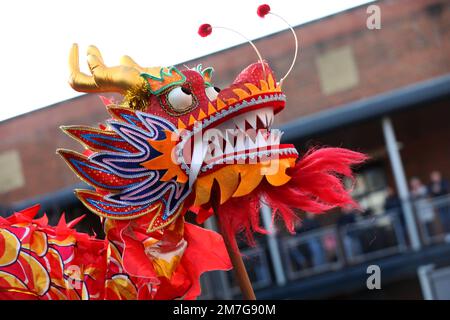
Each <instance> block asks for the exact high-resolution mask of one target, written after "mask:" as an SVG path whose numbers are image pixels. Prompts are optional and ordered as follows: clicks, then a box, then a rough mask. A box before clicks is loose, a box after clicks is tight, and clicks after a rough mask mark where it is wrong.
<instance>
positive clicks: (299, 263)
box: [280, 227, 344, 280]
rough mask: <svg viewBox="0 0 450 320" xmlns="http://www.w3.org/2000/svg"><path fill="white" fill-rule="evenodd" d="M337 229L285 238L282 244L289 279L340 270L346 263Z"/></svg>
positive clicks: (318, 230)
mask: <svg viewBox="0 0 450 320" xmlns="http://www.w3.org/2000/svg"><path fill="white" fill-rule="evenodd" d="M338 237H339V235H338V232H337V229H336V228H335V227H325V228H321V229H317V230H313V231H309V232H304V233H301V234H299V235H298V236H294V237H292V236H290V237H284V238H283V239H282V241H281V243H280V246H281V248H282V251H281V252H282V256H283V258H284V263H285V271H286V276H287V278H288V279H291V280H293V279H298V278H301V277H305V276H309V275H312V274H317V273H321V272H326V271H331V270H336V269H339V268H340V267H341V266H342V265H343V263H344V257H343V252H342V247H341V245H340V243H339V239H338Z"/></svg>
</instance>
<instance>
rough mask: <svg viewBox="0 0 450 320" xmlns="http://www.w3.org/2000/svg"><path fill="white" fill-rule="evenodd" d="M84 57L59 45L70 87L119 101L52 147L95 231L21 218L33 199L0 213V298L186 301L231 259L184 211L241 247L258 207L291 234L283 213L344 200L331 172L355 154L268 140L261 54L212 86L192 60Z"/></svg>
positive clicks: (273, 89)
mask: <svg viewBox="0 0 450 320" xmlns="http://www.w3.org/2000/svg"><path fill="white" fill-rule="evenodd" d="M258 13H260V12H259V11H258ZM263 13H264V12H263ZM265 14H267V12H265V13H264V15H265ZM211 30H212V27H211V26H210V25H203V26H202V27H201V28H200V34H201V35H203V36H205V35H208V34H209V33H211ZM87 54H88V55H87V62H88V65H89V69H90V73H91V75H87V74H85V73H82V72H80V70H79V57H78V47H77V45H76V44H74V45H73V47H72V49H71V52H70V58H69V65H70V71H71V74H70V84H71V86H72V87H73V88H74V89H75V90H77V91H81V92H87V93H101V92H115V93H119V94H121V95H122V96H123V100H122V101H121V102H120V103H117V104H116V103H113V102H112V101H110V100H108V99H106V98H103V101H104V103H105V105H106V110H107V112H108V113H109V115H110V119H108V120H106V122H105V124H102V125H100V127H99V128H93V127H88V126H65V127H62V130H63V131H64V132H66V133H67V134H68V135H69V136H71V137H72V138H74V139H76V140H77V141H79V142H80V143H81V144H82V145H83V146H84V147H85V151H84V152H82V153H78V152H75V151H70V150H64V149H60V150H58V153H59V154H60V155H61V156H62V158H63V159H64V160H65V161H66V163H67V164H68V166H69V167H70V168H71V169H72V170H73V171H74V172H75V173H76V175H77V176H78V177H79V178H80V179H82V180H83V181H84V182H86V183H87V184H88V185H90V186H92V187H93V188H92V189H86V190H84V189H83V190H76V191H75V193H76V196H77V197H78V198H79V199H80V200H81V202H82V203H83V204H84V205H85V206H86V207H87V208H88V209H89V210H90V211H92V212H93V213H95V214H96V215H98V216H99V217H100V219H101V221H102V224H103V228H104V231H105V234H106V238H105V239H104V240H103V239H96V238H94V237H92V236H89V235H87V234H83V233H79V232H77V231H76V230H75V229H74V228H73V227H74V225H75V224H76V223H77V222H78V221H79V220H80V219H76V220H73V221H71V222H66V221H65V219H64V215H63V216H62V218H61V220H60V222H59V223H58V225H56V226H50V225H48V223H47V218H46V216H45V215H44V216H43V217H42V218H39V219H35V218H34V217H35V215H36V214H37V213H38V210H39V206H35V207H32V208H29V209H26V210H23V211H21V212H17V213H15V214H13V215H12V216H10V217H8V218H0V299H194V298H196V297H197V296H198V295H199V294H200V284H199V278H200V275H201V274H202V273H203V272H205V271H210V270H229V269H231V263H230V258H229V254H228V253H227V250H226V248H225V245H224V241H223V238H222V236H221V235H220V234H219V233H216V232H213V231H210V230H206V229H203V228H201V227H199V226H196V225H193V224H190V223H187V222H185V214H186V212H188V211H192V212H194V213H196V214H197V222H198V223H203V222H204V221H205V220H206V219H208V218H209V217H210V216H211V215H214V214H215V215H216V216H217V218H218V222H219V225H220V230H221V232H222V234H223V235H224V236H226V237H228V238H229V239H235V235H236V234H238V233H243V234H244V235H245V236H246V238H247V239H248V240H249V241H250V242H251V241H252V234H253V232H255V231H256V232H262V233H264V232H266V230H264V228H262V227H261V226H260V221H259V210H260V206H261V203H265V204H267V205H268V206H269V207H270V208H271V209H272V212H273V218H274V219H275V218H276V217H277V216H279V217H281V218H282V220H284V222H285V224H286V227H287V229H288V230H289V231H291V232H294V231H293V230H294V222H295V219H297V216H296V213H295V210H297V209H298V210H303V211H308V212H314V213H320V212H324V211H326V210H329V209H331V208H334V207H337V206H346V205H349V204H350V205H351V204H353V205H355V203H354V201H353V200H352V198H351V196H350V195H349V192H348V190H346V189H345V188H344V184H343V181H342V178H343V177H350V178H351V177H352V171H351V169H350V167H351V166H352V165H354V164H359V163H361V162H363V161H364V160H365V156H364V155H363V154H360V153H357V152H353V151H350V150H346V149H341V148H320V149H314V150H311V151H309V152H307V153H306V154H304V155H302V156H301V157H299V154H298V152H297V150H296V149H295V147H294V146H293V145H291V144H280V137H281V133H280V131H279V130H276V129H272V128H271V126H272V123H273V120H274V116H275V115H276V114H277V113H279V112H281V111H282V110H283V108H284V107H285V103H286V97H285V95H284V93H283V90H282V81H278V82H277V80H276V78H275V75H274V72H273V71H272V69H271V68H270V66H269V65H268V64H267V63H266V62H265V61H263V60H262V59H260V60H259V61H258V62H256V63H253V64H251V65H249V66H248V67H247V68H245V69H244V70H243V71H242V72H241V73H240V74H239V75H238V76H237V77H236V79H235V80H234V81H233V82H232V83H231V84H230V85H229V86H228V87H227V88H222V89H221V90H220V89H219V88H217V87H215V86H214V84H213V77H212V75H213V69H212V68H203V67H202V66H201V65H199V66H197V67H195V68H177V67H175V66H171V67H152V68H144V67H141V66H139V65H138V64H137V63H136V62H134V61H133V60H132V59H131V58H130V57H128V56H124V57H123V58H122V59H121V63H120V65H119V66H116V67H107V66H106V65H105V63H104V61H103V59H102V56H101V54H100V52H99V50H98V49H97V48H96V47H94V46H91V47H89V48H88V50H87ZM233 246H234V248H237V246H236V242H234V244H233Z"/></svg>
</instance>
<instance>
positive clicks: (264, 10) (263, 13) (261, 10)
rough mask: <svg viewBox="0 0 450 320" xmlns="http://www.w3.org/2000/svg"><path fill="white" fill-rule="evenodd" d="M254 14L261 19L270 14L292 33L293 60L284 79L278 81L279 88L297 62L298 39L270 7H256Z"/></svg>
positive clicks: (263, 5)
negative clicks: (293, 42)
mask: <svg viewBox="0 0 450 320" xmlns="http://www.w3.org/2000/svg"><path fill="white" fill-rule="evenodd" d="M256 14H257V15H258V16H260V17H261V18H264V17H265V16H266V15H268V14H271V15H273V16H275V17H277V18H278V19H280V20H282V21H283V22H284V23H285V24H287V26H288V27H289V29H290V30H291V32H292V35H293V36H294V41H295V52H294V58H293V59H292V63H291V66H290V67H289V69H288V71H287V72H286V74H285V75H284V77H282V78H281V79H280V86H281V85H282V84H283V81H284V79H286V78H287V76H288V75H289V73H291V71H292V69H293V68H294V65H295V61H296V60H297V54H298V39H297V34H296V33H295V30H294V28H293V27H292V26H291V25H290V23H289V22H288V21H287V20H286V19H284V18H283V17H282V16H280V15H278V14H276V13H274V12H272V11H271V9H270V6H269V5H268V4H262V5H260V6H259V7H258V9H257V11H256Z"/></svg>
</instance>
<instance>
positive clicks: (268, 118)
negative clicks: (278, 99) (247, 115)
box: [267, 110, 273, 128]
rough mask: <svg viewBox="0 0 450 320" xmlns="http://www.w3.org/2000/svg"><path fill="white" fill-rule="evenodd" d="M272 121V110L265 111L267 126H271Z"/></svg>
mask: <svg viewBox="0 0 450 320" xmlns="http://www.w3.org/2000/svg"><path fill="white" fill-rule="evenodd" d="M272 123H273V110H270V111H269V112H268V113H267V127H268V128H270V127H271V126H272Z"/></svg>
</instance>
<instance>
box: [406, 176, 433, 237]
mask: <svg viewBox="0 0 450 320" xmlns="http://www.w3.org/2000/svg"><path fill="white" fill-rule="evenodd" d="M409 186H410V188H411V200H412V201H413V204H414V208H415V211H416V216H417V219H418V220H419V222H420V224H421V226H422V227H423V230H424V231H425V235H426V236H427V237H432V236H433V235H434V234H435V230H434V223H433V220H434V212H433V208H432V206H431V203H430V201H429V197H428V190H427V187H426V186H425V185H424V184H423V183H422V181H421V180H420V179H419V178H417V177H412V178H411V180H409Z"/></svg>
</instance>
